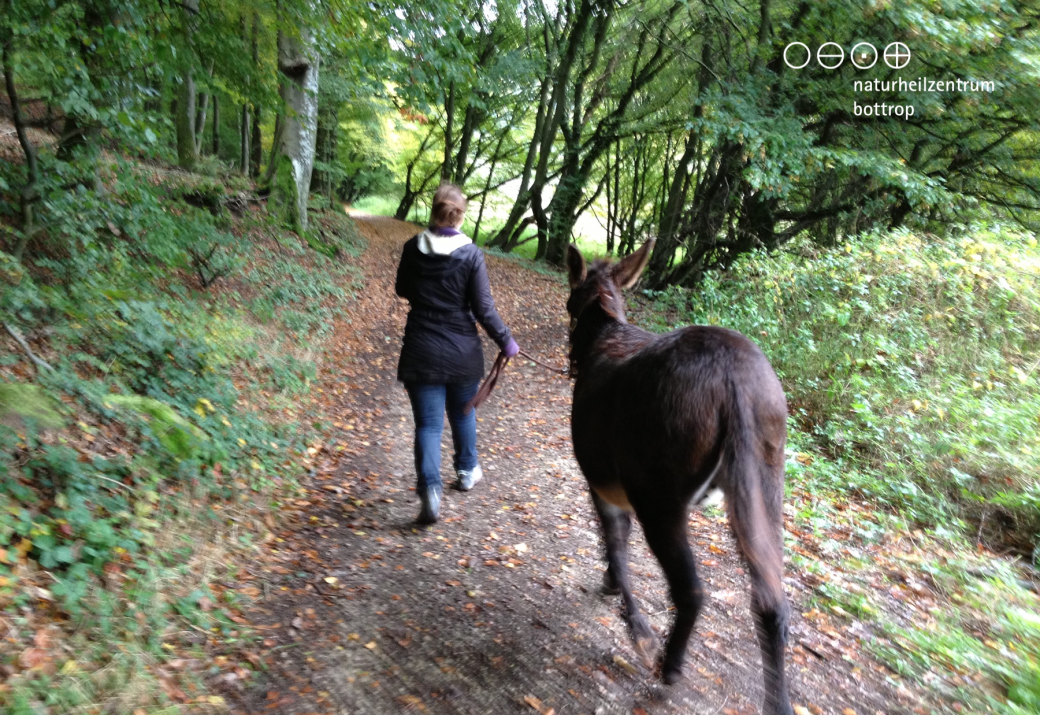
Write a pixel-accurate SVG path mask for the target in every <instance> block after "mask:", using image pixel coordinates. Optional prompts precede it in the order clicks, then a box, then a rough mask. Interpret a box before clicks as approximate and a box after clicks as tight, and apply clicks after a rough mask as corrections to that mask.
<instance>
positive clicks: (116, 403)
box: [105, 395, 212, 459]
mask: <svg viewBox="0 0 1040 715" xmlns="http://www.w3.org/2000/svg"><path fill="white" fill-rule="evenodd" d="M207 402H208V401H207ZM202 404H203V406H205V404H206V403H202ZM210 405H212V403H210ZM105 407H117V408H120V409H124V410H128V411H130V412H133V413H134V414H135V415H137V416H139V417H140V418H142V419H143V420H144V421H145V423H146V424H147V425H148V428H149V429H150V430H151V432H152V434H153V435H154V436H155V438H156V439H157V440H159V443H160V444H161V445H162V446H163V447H165V448H166V450H167V451H169V452H170V454H172V455H173V456H174V457H176V458H177V459H191V458H194V457H197V456H198V454H199V443H200V442H201V441H202V440H204V439H205V434H204V433H203V432H202V430H200V429H199V428H198V427H196V426H195V425H193V424H191V423H190V422H188V421H187V420H186V419H184V418H183V417H181V416H180V415H179V414H177V412H176V410H174V409H173V408H172V407H170V406H169V405H168V404H166V403H165V402H160V401H159V400H153V399H152V398H150V397H142V396H141V395H111V396H109V397H106V398H105Z"/></svg>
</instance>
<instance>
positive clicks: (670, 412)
mask: <svg viewBox="0 0 1040 715" xmlns="http://www.w3.org/2000/svg"><path fill="white" fill-rule="evenodd" d="M609 332H610V333H612V334H610V335H606V336H604V337H603V338H602V340H601V341H600V344H599V345H598V346H597V347H598V348H600V349H602V350H603V352H602V353H600V354H599V356H598V357H596V358H594V359H593V360H592V364H591V365H589V366H588V367H587V368H583V369H582V370H581V371H579V373H578V377H577V379H576V381H575V385H574V408H573V421H572V425H571V427H572V435H573V439H574V450H575V456H576V457H577V459H578V463H579V464H580V465H581V467H582V470H583V471H584V472H585V474H586V476H587V477H588V478H589V481H590V485H591V486H592V487H593V488H599V490H600V491H608V490H609V491H610V492H611V493H616V491H617V487H621V488H622V489H623V490H624V491H626V492H635V491H639V490H642V489H652V493H648V494H646V495H645V498H654V499H668V500H671V501H674V500H681V501H682V503H683V504H684V505H685V504H686V503H688V502H689V500H690V499H691V498H692V497H693V496H694V495H697V494H699V493H700V494H702V493H703V492H704V490H705V488H706V487H708V486H711V487H720V488H723V489H724V490H725V489H726V483H725V477H726V474H727V470H726V469H725V467H726V466H727V457H730V458H733V457H737V456H738V455H742V454H746V453H747V452H748V451H750V452H752V453H754V454H755V455H756V456H758V457H759V458H760V459H761V460H763V461H764V462H765V463H766V464H767V465H771V466H775V467H777V468H780V467H782V464H783V452H784V440H785V435H786V419H787V403H786V400H785V398H784V392H783V389H782V388H781V386H780V381H779V380H778V379H777V377H776V375H775V373H774V372H773V370H772V367H771V366H770V365H769V361H768V360H767V359H766V357H765V355H763V354H762V351H761V350H759V348H758V346H756V345H755V344H754V343H753V342H751V341H750V340H748V339H747V338H745V337H744V336H743V335H741V334H740V333H738V332H736V331H733V330H728V329H726V328H717V327H711V326H692V327H688V328H683V329H681V330H676V331H673V332H671V333H668V334H666V335H661V336H654V335H651V334H649V333H646V332H645V331H642V330H640V329H639V328H636V327H634V326H631V325H618V326H617V327H616V328H615V329H613V330H611V331H609Z"/></svg>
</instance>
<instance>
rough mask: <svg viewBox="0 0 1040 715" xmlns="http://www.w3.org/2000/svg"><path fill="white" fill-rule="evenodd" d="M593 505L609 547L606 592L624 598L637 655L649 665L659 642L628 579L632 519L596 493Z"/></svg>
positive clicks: (605, 581) (593, 494) (605, 579)
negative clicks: (618, 594) (633, 593)
mask: <svg viewBox="0 0 1040 715" xmlns="http://www.w3.org/2000/svg"><path fill="white" fill-rule="evenodd" d="M592 503H593V504H594V505H595V507H596V512H597V513H598V514H599V521H600V524H601V525H602V527H603V542H604V544H605V545H606V547H607V572H606V573H605V574H604V577H603V587H604V591H606V592H607V593H620V594H621V598H622V600H623V601H624V602H625V618H626V620H627V621H628V627H629V629H631V631H632V640H633V641H634V642H635V646H636V651H637V652H638V653H639V656H640V657H641V658H642V659H643V660H644V661H646V662H647V664H648V665H649V664H650V663H652V662H653V661H652V658H653V652H654V647H655V644H656V640H657V639H656V638H655V637H654V631H653V629H652V628H650V622H649V621H648V620H647V619H646V616H644V615H643V613H642V611H640V610H639V604H638V603H636V599H635V597H634V596H633V595H632V586H631V584H630V582H629V578H628V537H629V534H630V533H631V532H632V515H631V514H630V513H629V512H627V511H625V510H624V509H622V508H621V507H617V506H614V505H613V504H611V503H609V502H607V501H606V500H605V499H603V497H601V496H599V494H597V493H596V491H595V490H594V489H593V490H592Z"/></svg>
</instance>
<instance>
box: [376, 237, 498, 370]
mask: <svg viewBox="0 0 1040 715" xmlns="http://www.w3.org/2000/svg"><path fill="white" fill-rule="evenodd" d="M421 235H422V234H420V236H421ZM420 236H415V237H413V238H411V239H409V240H408V241H407V242H406V243H405V244H404V251H403V252H402V253H401V263H400V264H399V265H398V267H397V282H396V283H395V285H394V289H395V290H396V291H397V295H399V296H401V297H402V298H407V299H408V302H409V303H410V304H411V310H410V311H409V312H408V322H407V324H406V325H405V329H404V347H403V348H402V350H401V360H400V362H399V363H398V365H397V379H398V380H401V381H402V382H422V383H434V384H447V383H460V382H477V381H479V380H480V378H481V377H483V375H484V352H483V350H482V349H481V346H480V336H479V335H478V334H477V326H476V323H475V322H474V320H476V321H479V322H480V324H481V325H482V326H484V330H486V331H487V333H488V335H490V336H491V339H492V340H494V341H495V342H496V343H498V346H499V347H501V348H504V347H505V346H506V345H507V344H508V343H509V341H510V340H511V339H512V336H511V335H510V334H509V329H508V328H506V326H505V323H503V322H502V318H500V317H499V315H498V311H497V310H495V301H494V299H493V298H492V297H491V285H490V284H489V283H488V275H487V266H486V265H485V264H484V252H483V251H481V250H480V248H478V247H477V246H476V245H474V244H473V243H467V244H465V245H463V246H461V247H459V248H456V249H455V250H454V251H452V252H451V253H450V254H449V255H439V254H436V253H430V254H425V253H423V252H422V251H420V250H419V238H420Z"/></svg>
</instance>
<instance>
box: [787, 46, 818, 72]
mask: <svg viewBox="0 0 1040 715" xmlns="http://www.w3.org/2000/svg"><path fill="white" fill-rule="evenodd" d="M795 46H797V47H801V48H802V49H803V50H805V62H803V63H802V64H800V65H796V64H792V60H791V59H790V58H789V57H788V56H787V53H788V52H789V51H790V50H791V48H792V47H795ZM792 56H793V57H794V58H795V59H794V60H793V61H794V62H797V61H798V58H800V57H801V56H802V54H801V52H795V53H793V54H792ZM811 59H812V50H810V49H809V45H807V44H805V43H804V42H792V43H791V44H789V45H788V46H787V47H785V48H784V64H785V65H787V66H788V67H790V68H791V69H793V70H800V69H801V68H802V67H805V66H806V65H807V64H809V60H811Z"/></svg>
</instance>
